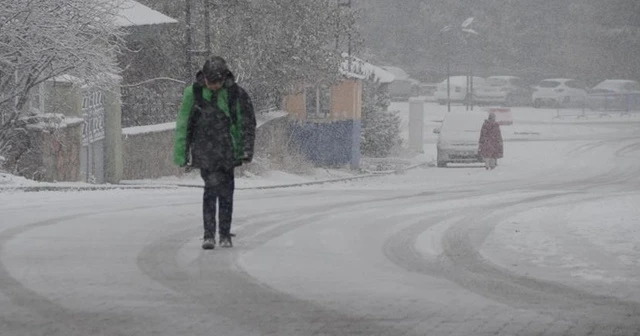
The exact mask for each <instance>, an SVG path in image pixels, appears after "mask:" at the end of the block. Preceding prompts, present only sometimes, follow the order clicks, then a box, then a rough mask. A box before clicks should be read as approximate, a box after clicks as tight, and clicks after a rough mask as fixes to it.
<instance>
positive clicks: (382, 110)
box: [360, 82, 402, 157]
mask: <svg viewBox="0 0 640 336" xmlns="http://www.w3.org/2000/svg"><path fill="white" fill-rule="evenodd" d="M363 95H364V97H363V98H364V99H363V100H364V109H363V116H362V139H361V140H362V142H361V147H360V151H361V153H362V154H363V155H364V156H368V157H387V156H389V155H391V154H392V153H393V152H394V150H396V149H398V148H399V147H400V146H401V145H402V139H401V137H400V124H401V120H400V116H398V112H396V111H389V104H390V95H389V87H388V85H387V84H380V83H377V82H367V83H366V84H365V87H364V93H363Z"/></svg>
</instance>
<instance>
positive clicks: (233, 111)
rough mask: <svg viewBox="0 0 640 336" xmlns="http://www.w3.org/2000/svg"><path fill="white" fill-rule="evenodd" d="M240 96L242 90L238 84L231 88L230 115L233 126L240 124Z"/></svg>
mask: <svg viewBox="0 0 640 336" xmlns="http://www.w3.org/2000/svg"><path fill="white" fill-rule="evenodd" d="M239 96H240V90H239V89H238V84H233V85H231V86H230V87H229V115H230V116H231V122H232V123H233V125H236V124H237V123H238V112H239V111H238V110H239V109H240V107H239V105H238V98H239Z"/></svg>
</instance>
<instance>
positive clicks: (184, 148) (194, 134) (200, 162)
mask: <svg viewBox="0 0 640 336" xmlns="http://www.w3.org/2000/svg"><path fill="white" fill-rule="evenodd" d="M198 90H200V92H201V98H202V100H201V102H200V103H198V97H197V96H198ZM214 96H217V101H216V104H215V105H214V104H213V102H212V98H213V97H214ZM232 104H233V107H232V106H231V105H232ZM200 105H203V106H200ZM214 110H215V111H222V112H223V113H224V115H225V116H226V117H227V118H228V119H229V120H227V121H226V122H217V123H214V124H213V125H211V124H207V125H202V124H199V123H204V122H209V123H210V122H211V121H210V120H209V121H206V120H207V118H206V114H211V113H214V112H213V111H214ZM203 115H205V118H203V117H202V116H203ZM209 119H211V118H209ZM203 120H204V121H203ZM222 125H226V126H222ZM218 126H220V127H228V128H227V129H226V131H227V132H229V133H228V134H230V138H231V144H232V151H233V153H226V154H230V155H223V154H225V153H223V154H220V153H219V152H220V151H224V149H223V147H224V146H222V145H220V144H223V143H224V141H223V140H224V139H225V137H226V135H225V134H220V132H219V128H218ZM255 129H256V120H255V114H254V111H253V105H252V103H251V99H250V98H249V96H248V94H247V93H246V92H245V91H244V89H242V88H241V87H240V86H238V85H237V84H236V83H235V82H232V84H231V85H226V86H225V87H223V88H222V89H220V90H218V91H217V92H215V93H214V92H213V91H212V90H210V89H209V88H207V87H206V86H203V85H202V84H199V83H194V84H193V85H190V86H188V87H187V88H185V90H184V93H183V99H182V104H181V107H180V111H179V114H178V119H177V122H176V132H175V144H174V156H173V160H174V163H175V164H176V165H178V166H180V167H184V166H186V165H188V164H191V165H192V166H193V167H194V168H208V169H211V168H212V166H215V165H218V161H221V160H222V161H225V160H223V159H222V158H223V157H229V156H232V157H233V161H234V162H233V165H234V166H237V165H240V164H242V162H250V161H251V160H252V159H253V148H254V141H255ZM227 147H228V146H227Z"/></svg>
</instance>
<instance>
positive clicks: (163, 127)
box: [122, 122, 176, 136]
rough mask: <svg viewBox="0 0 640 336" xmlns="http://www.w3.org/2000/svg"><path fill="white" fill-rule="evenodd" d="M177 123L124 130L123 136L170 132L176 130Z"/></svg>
mask: <svg viewBox="0 0 640 336" xmlns="http://www.w3.org/2000/svg"><path fill="white" fill-rule="evenodd" d="M175 129H176V123H175V122H170V123H165V124H157V125H147V126H135V127H127V128H123V129H122V135H125V136H128V135H137V134H146V133H158V132H164V131H169V130H175Z"/></svg>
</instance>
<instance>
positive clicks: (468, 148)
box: [436, 111, 487, 167]
mask: <svg viewBox="0 0 640 336" xmlns="http://www.w3.org/2000/svg"><path fill="white" fill-rule="evenodd" d="M486 119H487V113H486V112H478V111H466V112H451V113H447V115H446V116H445V117H444V121H443V122H442V127H440V128H439V129H438V130H437V131H436V132H437V133H439V135H438V143H437V150H438V159H437V164H438V167H446V166H447V164H448V163H476V162H483V160H482V158H481V157H480V155H479V154H478V147H479V141H480V130H481V129H482V124H483V123H484V121H485V120H486Z"/></svg>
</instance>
